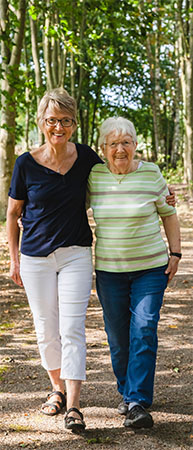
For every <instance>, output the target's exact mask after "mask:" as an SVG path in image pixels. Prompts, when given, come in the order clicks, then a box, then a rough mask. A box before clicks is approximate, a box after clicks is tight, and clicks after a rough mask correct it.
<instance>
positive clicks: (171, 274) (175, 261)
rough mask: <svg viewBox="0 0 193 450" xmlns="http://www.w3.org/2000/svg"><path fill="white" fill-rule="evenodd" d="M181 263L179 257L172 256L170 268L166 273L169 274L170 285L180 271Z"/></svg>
mask: <svg viewBox="0 0 193 450" xmlns="http://www.w3.org/2000/svg"><path fill="white" fill-rule="evenodd" d="M179 261H180V258H178V257H177V256H170V259H169V263H168V267H167V269H166V271H165V273H166V274H168V273H169V277H168V284H169V283H170V281H171V280H172V278H173V277H174V275H175V273H176V272H177V270H178V263H179Z"/></svg>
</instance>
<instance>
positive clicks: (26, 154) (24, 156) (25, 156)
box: [15, 151, 30, 167]
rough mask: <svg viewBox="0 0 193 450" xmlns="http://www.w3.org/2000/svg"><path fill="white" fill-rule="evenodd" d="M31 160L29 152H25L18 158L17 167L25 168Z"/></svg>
mask: <svg viewBox="0 0 193 450" xmlns="http://www.w3.org/2000/svg"><path fill="white" fill-rule="evenodd" d="M29 159H30V156H29V152H28V151H27V152H24V153H22V155H20V156H18V157H17V158H16V160H15V166H17V167H23V166H24V165H25V164H26V162H27V161H28V160H29Z"/></svg>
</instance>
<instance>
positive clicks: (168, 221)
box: [161, 214, 181, 283]
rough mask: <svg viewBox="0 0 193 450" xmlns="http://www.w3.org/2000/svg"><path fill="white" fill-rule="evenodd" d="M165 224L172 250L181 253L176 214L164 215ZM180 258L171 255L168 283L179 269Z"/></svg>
mask: <svg viewBox="0 0 193 450" xmlns="http://www.w3.org/2000/svg"><path fill="white" fill-rule="evenodd" d="M161 219H162V222H163V226H164V229H165V233H166V236H167V240H168V243H169V248H170V251H171V252H174V253H181V241H180V227H179V222H178V218H177V215H176V214H173V215H172V216H167V217H162V218H161ZM179 261H180V258H178V257H177V256H170V259H169V264H168V267H167V269H166V272H165V273H169V278H168V283H169V282H170V281H171V280H172V278H173V277H174V275H175V273H176V272H177V270H178V263H179Z"/></svg>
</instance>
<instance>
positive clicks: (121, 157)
mask: <svg viewBox="0 0 193 450" xmlns="http://www.w3.org/2000/svg"><path fill="white" fill-rule="evenodd" d="M136 147H137V144H135V143H134V142H133V138H132V137H131V136H130V135H129V134H122V133H120V134H118V135H117V134H116V133H115V132H112V133H110V134H108V136H107V138H106V144H104V147H103V153H104V156H105V158H107V160H108V164H109V169H110V170H111V172H114V173H127V172H128V171H129V170H130V169H132V163H133V158H134V155H135V149H136Z"/></svg>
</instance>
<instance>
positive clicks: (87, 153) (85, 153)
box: [76, 143, 103, 163]
mask: <svg viewBox="0 0 193 450" xmlns="http://www.w3.org/2000/svg"><path fill="white" fill-rule="evenodd" d="M76 147H77V149H78V152H79V155H80V156H81V157H82V158H85V159H87V158H89V160H93V161H96V163H97V162H98V163H103V161H102V159H101V158H100V157H99V155H98V154H97V153H96V152H95V151H94V150H93V149H92V148H91V147H89V145H86V144H79V143H76Z"/></svg>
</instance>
